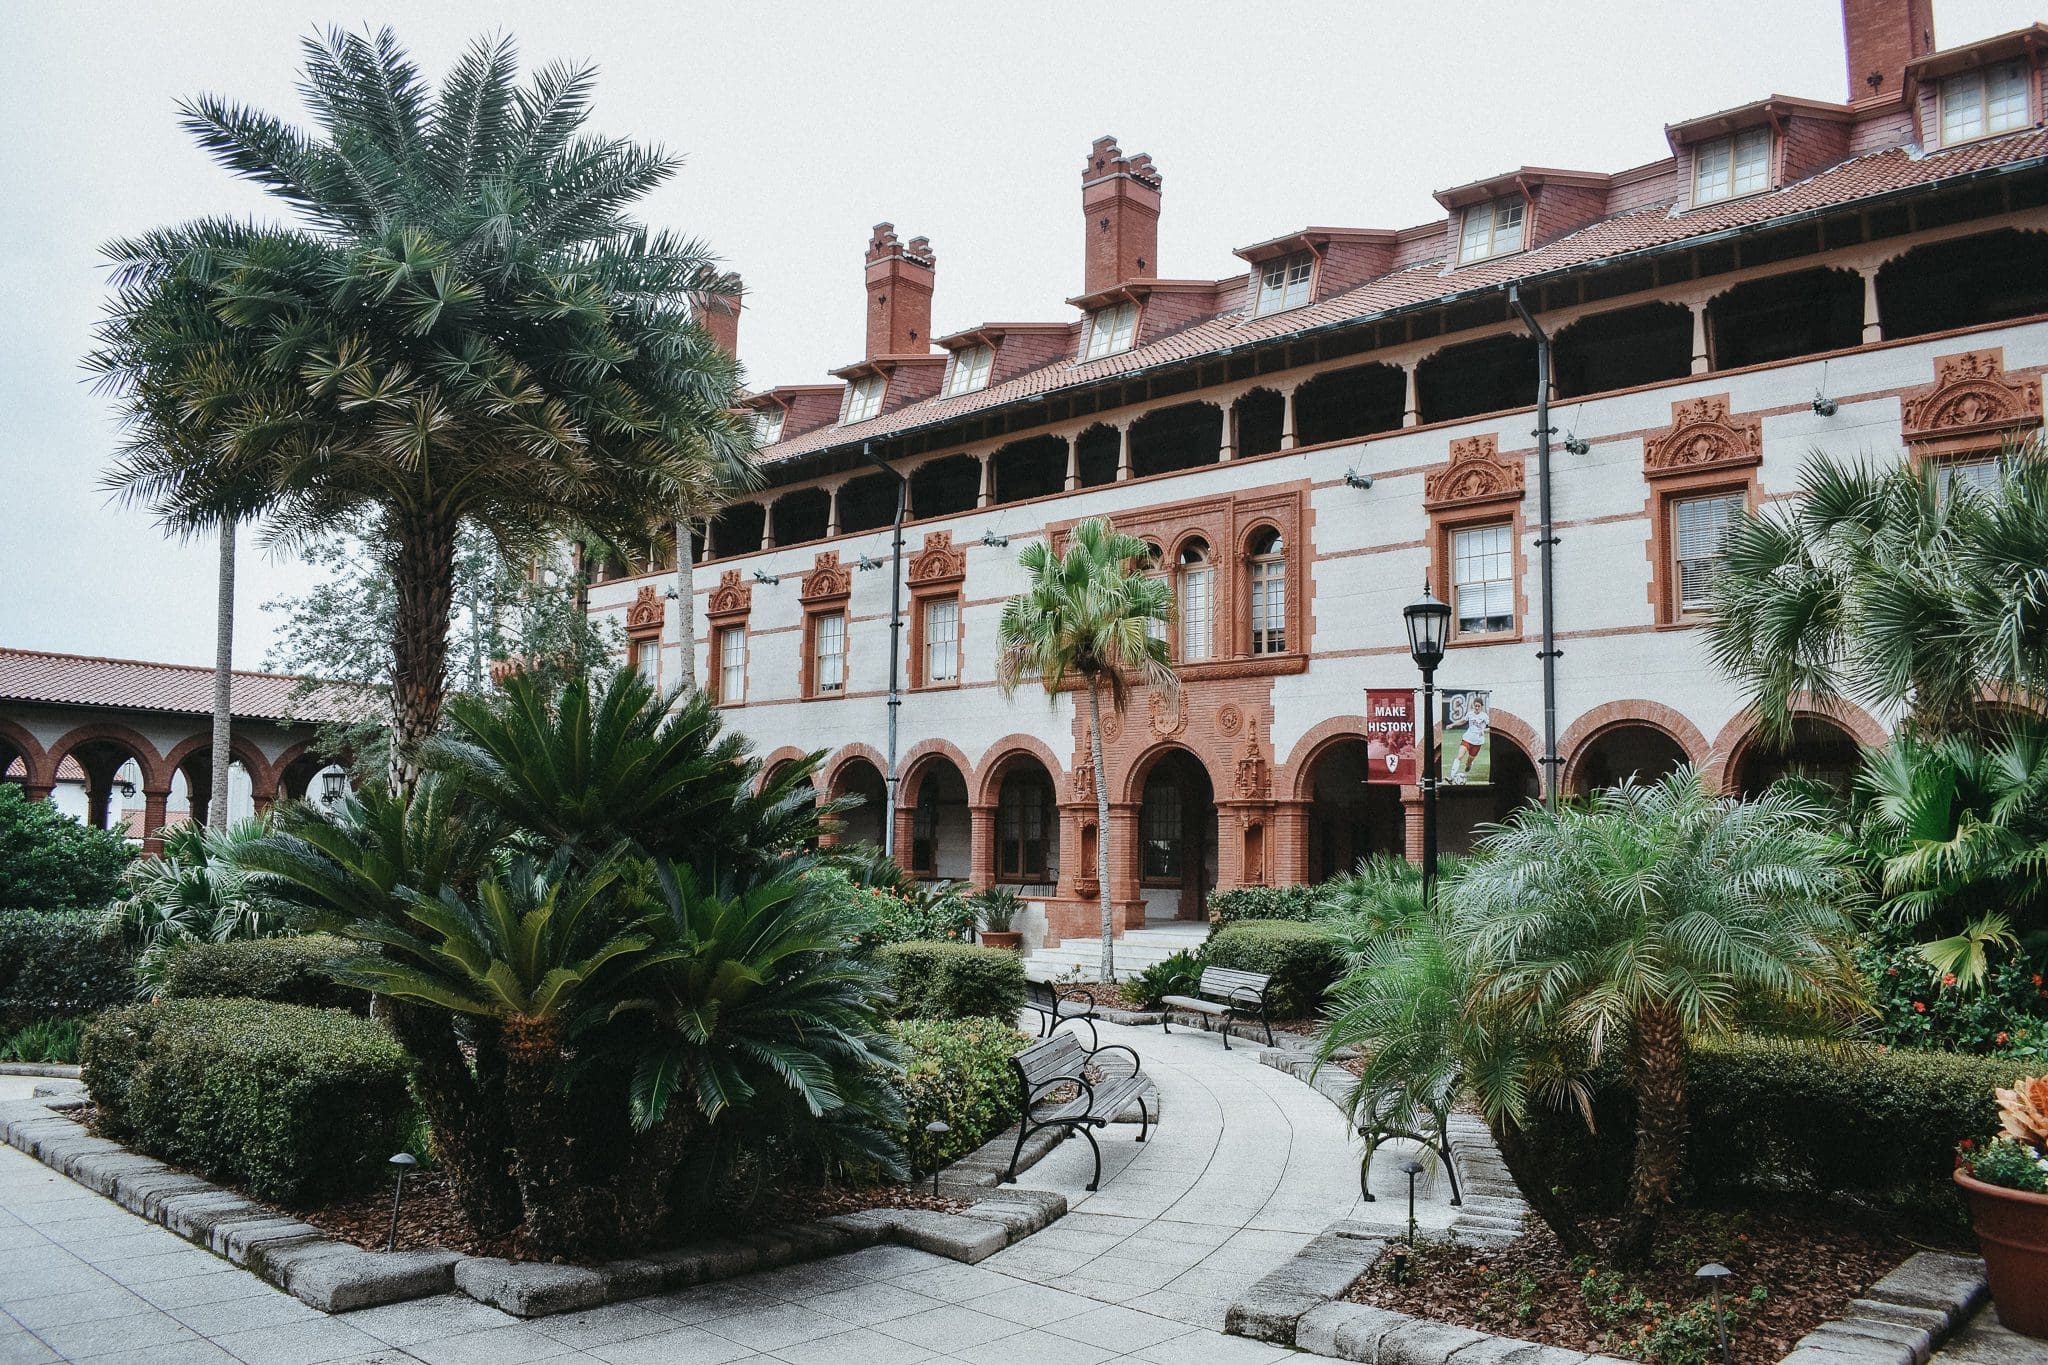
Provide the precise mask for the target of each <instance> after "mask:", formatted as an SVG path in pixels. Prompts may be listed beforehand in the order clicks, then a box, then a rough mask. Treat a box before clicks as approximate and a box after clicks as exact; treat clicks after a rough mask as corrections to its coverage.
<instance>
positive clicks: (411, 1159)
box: [384, 1152, 420, 1251]
mask: <svg viewBox="0 0 2048 1365" xmlns="http://www.w3.org/2000/svg"><path fill="white" fill-rule="evenodd" d="M387 1164H388V1165H389V1166H390V1167H391V1168H392V1169H393V1170H395V1171H397V1172H398V1183H397V1185H395V1186H393V1187H392V1190H391V1235H390V1236H389V1237H387V1238H385V1239H384V1249H385V1250H386V1251H396V1250H398V1206H399V1204H400V1203H401V1202H402V1201H403V1200H404V1199H405V1173H406V1172H407V1171H409V1170H411V1169H412V1168H413V1167H415V1166H417V1165H419V1164H420V1159H419V1158H418V1157H416V1156H414V1155H413V1154H412V1153H411V1152H400V1153H399V1154H398V1155H396V1156H394V1157H392V1158H391V1160H390V1161H389V1162H388V1163H387Z"/></svg>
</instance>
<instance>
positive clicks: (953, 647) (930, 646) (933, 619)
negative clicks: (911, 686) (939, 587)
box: [924, 597, 960, 685]
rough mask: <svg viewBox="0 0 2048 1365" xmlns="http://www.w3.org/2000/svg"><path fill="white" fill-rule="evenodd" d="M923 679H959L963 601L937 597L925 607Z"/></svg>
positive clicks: (937, 681)
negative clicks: (961, 604)
mask: <svg viewBox="0 0 2048 1365" xmlns="http://www.w3.org/2000/svg"><path fill="white" fill-rule="evenodd" d="M924 680H925V683H926V684H927V685H930V684H932V683H946V682H958V681H959V680H960V599H959V598H957V597H935V598H933V599H932V600H931V601H929V602H927V603H925V604H924Z"/></svg>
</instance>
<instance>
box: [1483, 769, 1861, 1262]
mask: <svg viewBox="0 0 2048 1365" xmlns="http://www.w3.org/2000/svg"><path fill="white" fill-rule="evenodd" d="M1825 822H1826V812H1825V811H1824V810H1823V809H1822V808H1821V807H1819V806H1817V805H1814V804H1812V803H1811V802H1809V801H1808V800H1807V799H1806V798H1805V797H1803V796H1801V795H1798V794H1796V793H1795V792H1793V791H1790V790H1786V789H1773V790H1772V791H1769V792H1767V793H1765V794H1764V795H1763V796H1761V797H1758V798H1756V799H1755V800H1751V801H1744V800H1741V799H1739V798H1736V797H1724V796H1713V795H1710V794H1709V793H1708V792H1707V791H1706V789H1705V787H1704V786H1703V785H1702V784H1701V782H1700V780H1699V777H1698V775H1697V774H1696V773H1695V772H1693V771H1692V770H1691V769H1689V768H1681V769H1680V770H1679V771H1677V772H1675V773H1673V774H1671V775H1670V776H1669V777H1667V778H1665V779H1664V780H1662V781H1661V782H1658V783H1655V784H1651V785H1637V784H1635V783H1634V782H1628V783H1624V784H1623V785H1622V786H1620V787H1617V788H1613V789H1611V790H1607V791H1603V792H1600V793H1598V794H1596V795H1595V796H1593V797H1592V798H1591V799H1590V800H1589V801H1588V802H1586V803H1585V804H1583V805H1572V806H1567V807H1565V808H1564V809H1562V810H1558V811H1555V812H1553V811H1547V810H1544V809H1542V808H1540V807H1525V808H1523V809H1521V810H1518V811H1517V812H1515V814H1514V816H1513V817H1512V818H1510V819H1509V820H1508V821H1507V823H1505V824H1504V825H1501V826H1499V827H1497V828H1496V829H1495V830H1494V831H1493V832H1492V833H1490V834H1489V835H1488V836H1487V837H1486V838H1485V839H1484V841H1483V842H1482V844H1481V848H1480V852H1479V855H1478V856H1476V857H1475V858H1473V859H1472V861H1471V862H1470V864H1469V865H1468V866H1467V867H1466V869H1465V872H1464V875H1463V876H1461V877H1460V878H1459V879H1458V880H1457V881H1456V882H1455V883H1454V884H1453V885H1452V886H1451V887H1449V888H1447V891H1448V895H1449V897H1450V900H1451V904H1452V910H1451V913H1452V923H1451V927H1452V931H1453V934H1454V936H1455V938H1456V939H1457V940H1459V941H1462V942H1463V943H1465V944H1466V945H1468V946H1467V952H1468V954H1469V967H1470V971H1471V988H1470V989H1471V994H1470V997H1469V1004H1470V1007H1471V1009H1472V1013H1473V1017H1474V1018H1475V1019H1477V1020H1481V1021H1488V1023H1489V1026H1490V1027H1492V1028H1494V1029H1503V1028H1504V1029H1507V1030H1508V1031H1509V1032H1508V1036H1509V1037H1510V1038H1516V1037H1519V1038H1522V1039H1529V1040H1536V1041H1534V1042H1532V1043H1528V1044H1526V1045H1523V1046H1522V1047H1520V1049H1519V1050H1520V1051H1521V1052H1522V1053H1523V1054H1524V1055H1525V1056H1536V1055H1543V1054H1545V1053H1549V1054H1552V1055H1555V1054H1556V1052H1557V1049H1558V1048H1559V1046H1560V1045H1561V1044H1564V1045H1569V1046H1572V1047H1580V1048H1583V1050H1584V1053H1585V1056H1586V1058H1587V1061H1588V1062H1589V1063H1591V1064H1597V1063H1598V1061H1599V1060H1600V1058H1601V1057H1602V1056H1603V1055H1604V1054H1606V1053H1607V1052H1608V1051H1609V1050H1610V1049H1614V1050H1617V1051H1619V1053H1620V1054H1621V1056H1622V1057H1623V1058H1624V1059H1625V1063H1626V1067H1625V1069H1626V1072H1627V1075H1628V1080H1629V1085H1630V1087H1631V1089H1632V1090H1633V1092H1634V1095H1635V1099H1636V1114H1637V1118H1636V1149H1635V1159H1634V1166H1633V1171H1632V1175H1631V1181H1630V1188H1629V1199H1628V1207H1627V1211H1626V1215H1625V1217H1624V1220H1623V1224H1622V1227H1621V1230H1620V1232H1619V1233H1618V1234H1617V1236H1616V1239H1615V1243H1614V1246H1613V1248H1612V1250H1613V1254H1614V1258H1615V1260H1616V1261H1617V1262H1618V1263H1620V1264H1623V1265H1640V1264H1641V1263H1642V1262H1643V1261H1644V1259H1645V1258H1646V1257H1647V1256H1648V1255H1649V1251H1650V1245H1651V1240H1652V1238H1653V1237H1654V1236H1655V1233H1656V1230H1657V1225H1658V1220H1659V1218H1660V1217H1661V1216H1662V1214H1663V1212H1664V1210H1665V1209H1666V1207H1667V1206H1668V1205H1669V1204H1670V1203H1671V1200H1672V1196H1673V1192H1674V1190H1675V1189H1676V1186H1677V1181H1678V1173H1679V1168H1680V1165H1681V1163H1682V1161H1683V1158H1684V1152H1685V1129H1686V1093H1685V1064H1686V1051H1687V1047H1688V1046H1689V1044H1690V1043H1691V1042H1692V1041H1693V1040H1695V1039H1698V1038H1702V1037H1713V1036H1720V1035H1725V1034H1728V1033H1730V1032H1732V1031H1734V1029H1735V1028H1736V1027H1737V1025H1738V1023H1739V1022H1741V1021H1743V1020H1745V1019H1751V1018H1755V1017H1756V1016H1757V1015H1758V1014H1759V1013H1762V1012H1774V1013H1776V1014H1778V1015H1780V1016H1782V1017H1783V1018H1785V1019H1786V1020H1788V1021H1789V1022H1792V1023H1796V1024H1804V1025H1808V1026H1811V1027H1815V1028H1823V1027H1829V1026H1835V1025H1839V1024H1842V1023H1846V1022H1847V1020H1848V1019H1849V1017H1850V1015H1851V1011H1853V1010H1855V1009H1857V1008H1858V1007H1859V1006H1860V1001H1861V998H1862V996H1861V986H1860V983H1859V979H1858V977H1857V975H1856V973H1855V970H1854V967H1853V965H1852V963H1851V962H1850V959H1849V956H1848V946H1847V945H1848V940H1849V934H1850V931H1851V921H1850V917H1849V910H1850V908H1851V907H1853V906H1854V905H1855V903H1856V900H1857V897H1858V890H1857V885H1856V881H1855V878H1854V876H1853V874H1852V872H1851V871H1850V869H1848V868H1847V867H1846V866H1845V865H1844V864H1843V863H1842V862H1841V860H1840V858H1839V855H1838V851H1837V849H1836V846H1835V845H1834V843H1833V842H1832V839H1831V836H1830V834H1829V832H1828V830H1827V829H1826V827H1825ZM1496 1048H1497V1049H1498V1044H1496ZM1515 1050H1517V1049H1515V1048H1509V1049H1508V1051H1510V1052H1512V1051H1515ZM1472 1079H1473V1080H1474V1083H1475V1084H1476V1085H1477V1086H1478V1087H1479V1088H1480V1097H1481V1104H1482V1106H1483V1107H1485V1108H1486V1109H1487V1110H1488V1112H1489V1113H1493V1112H1499V1113H1501V1114H1503V1115H1506V1116H1510V1117H1512V1116H1515V1115H1516V1114H1517V1113H1518V1112H1519V1111H1520V1109H1521V1106H1522V1105H1523V1104H1524V1103H1525V1102H1526V1100H1525V1099H1524V1098H1523V1097H1522V1096H1523V1095H1524V1094H1525V1093H1526V1091H1527V1089H1528V1086H1529V1079H1530V1078H1529V1071H1528V1068H1527V1067H1526V1066H1525V1065H1515V1066H1509V1067H1506V1068H1503V1067H1500V1066H1499V1065H1498V1064H1497V1063H1496V1064H1493V1065H1487V1066H1481V1067H1480V1068H1479V1069H1478V1070H1477V1071H1476V1073H1474V1074H1473V1076H1472Z"/></svg>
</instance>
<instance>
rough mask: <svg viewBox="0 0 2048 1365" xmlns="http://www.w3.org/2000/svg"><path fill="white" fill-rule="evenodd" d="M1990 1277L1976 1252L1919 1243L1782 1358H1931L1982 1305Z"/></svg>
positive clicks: (1880, 1362)
mask: <svg viewBox="0 0 2048 1365" xmlns="http://www.w3.org/2000/svg"><path fill="white" fill-rule="evenodd" d="M1988 1292H1989V1285H1988V1284H1987V1283H1986V1281H1985V1278H1984V1262H1983V1261H1981V1260H1979V1259H1978V1258H1977V1257H1975V1256H1945V1255H1943V1254H1941V1253H1940V1252H1935V1251H1921V1252H1916V1253H1914V1254H1913V1255H1911V1256H1908V1257H1907V1258H1906V1260H1905V1263H1904V1264H1903V1265H1901V1266H1900V1267H1899V1268H1898V1269H1897V1270H1894V1271H1893V1272H1892V1273H1891V1274H1889V1275H1887V1276H1885V1277H1884V1278H1883V1279H1881V1280H1879V1281H1878V1282H1877V1283H1876V1284H1874V1285H1872V1286H1870V1292H1869V1293H1868V1294H1866V1295H1865V1296H1864V1297H1862V1298H1860V1299H1852V1300H1850V1301H1849V1308H1850V1312H1849V1313H1848V1314H1847V1315H1845V1316H1843V1317H1839V1318H1836V1319H1834V1320H1833V1321H1831V1322H1824V1323H1822V1324H1821V1325H1820V1326H1818V1327H1816V1328H1814V1329H1813V1330H1812V1331H1811V1332H1808V1333H1807V1334H1806V1335H1805V1336H1803V1337H1801V1338H1799V1340H1798V1341H1796V1342H1794V1343H1793V1346H1792V1353H1791V1354H1790V1355H1788V1356H1786V1357H1785V1358H1784V1359H1783V1360H1782V1361H1781V1362H1780V1363H1779V1365H1848V1362H1850V1361H1852V1360H1853V1361H1857V1362H1859V1365H1860V1363H1862V1362H1868V1365H1926V1362H1927V1359H1928V1357H1929V1356H1931V1355H1933V1354H1934V1353H1935V1351H1937V1350H1939V1349H1940V1348H1941V1344H1942V1343H1943V1342H1945V1341H1947V1340H1948V1339H1949V1338H1950V1337H1951V1336H1953V1335H1954V1334H1955V1333H1956V1332H1958V1331H1960V1330H1961V1329H1962V1328H1963V1327H1965V1326H1967V1325H1968V1324H1969V1321H1970V1317H1971V1315H1972V1314H1973V1313H1975V1312H1976V1311H1977V1309H1978V1308H1979V1307H1981V1306H1982V1305H1983V1302H1984V1299H1985V1296H1986V1295H1987V1293H1988Z"/></svg>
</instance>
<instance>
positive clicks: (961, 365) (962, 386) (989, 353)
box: [945, 346, 996, 398]
mask: <svg viewBox="0 0 2048 1365" xmlns="http://www.w3.org/2000/svg"><path fill="white" fill-rule="evenodd" d="M995 363H996V348H995V347H993V346H969V347H966V348H965V349H963V350H958V351H955V352H953V367H952V368H951V369H949V370H947V371H946V393H945V396H946V397H947V398H953V397H956V396H958V395H960V394H963V393H977V392H979V391H980V390H982V389H985V388H987V387H988V372H989V370H990V369H991V368H992V367H993V366H994V365H995Z"/></svg>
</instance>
